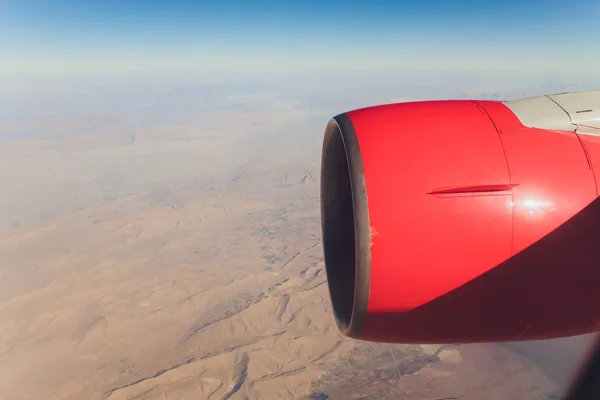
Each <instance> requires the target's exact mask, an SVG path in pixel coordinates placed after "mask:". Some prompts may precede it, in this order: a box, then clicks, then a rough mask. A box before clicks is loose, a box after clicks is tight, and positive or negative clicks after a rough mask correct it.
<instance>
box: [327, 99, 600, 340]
mask: <svg viewBox="0 0 600 400" xmlns="http://www.w3.org/2000/svg"><path fill="white" fill-rule="evenodd" d="M599 186H600V91H589V92H572V93H561V94H556V95H549V96H540V97H532V98H526V99H521V100H513V101H506V102H500V101H482V100H440V101H422V102H407V103H398V104H386V105H379V106H374V107H367V108H362V109H358V110H354V111H350V112H347V113H344V114H340V115H338V116H336V117H334V118H333V119H332V120H331V121H330V122H329V123H328V125H327V127H326V130H325V136H324V141H323V153H322V165H321V217H322V234H323V247H324V257H325V266H326V271H327V279H328V286H329V291H330V295H331V301H332V306H333V307H332V308H333V312H334V315H335V319H336V323H337V325H338V327H339V328H340V330H341V331H342V333H343V334H345V335H347V336H350V337H354V338H358V339H363V340H369V341H377V342H395V343H438V344H442V343H468V342H471V343H473V342H503V341H521V340H534V339H547V338H556V337H565V336H572V335H578V334H583V333H589V332H593V331H596V330H597V329H598V328H599V327H600V257H599V256H600V200H599V199H598V188H599Z"/></svg>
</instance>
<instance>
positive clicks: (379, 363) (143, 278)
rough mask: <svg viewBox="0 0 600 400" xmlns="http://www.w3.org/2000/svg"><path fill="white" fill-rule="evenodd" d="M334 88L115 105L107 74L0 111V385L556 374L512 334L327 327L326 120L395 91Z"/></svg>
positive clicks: (380, 390)
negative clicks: (369, 335) (93, 86)
mask: <svg viewBox="0 0 600 400" xmlns="http://www.w3.org/2000/svg"><path fill="white" fill-rule="evenodd" d="M109 89H110V88H109ZM109 89H106V90H105V91H106V92H107V93H108V92H110V90H109ZM19 90H20V92H19V93H23V91H25V92H26V89H19ZM115 90H116V89H115ZM288 90H289V89H288ZM331 90H332V94H331V95H328V96H323V95H322V94H320V92H318V91H316V90H314V91H313V92H311V93H305V94H302V93H300V94H298V92H294V96H292V95H287V94H284V93H287V92H285V91H283V90H282V89H281V88H277V87H265V88H261V87H259V88H257V87H252V86H251V87H242V88H240V87H239V86H235V85H233V86H232V85H229V86H228V85H220V84H204V83H203V84H196V85H194V86H191V87H183V88H176V89H172V88H169V89H163V88H154V89H153V90H152V91H151V92H144V93H143V94H144V95H143V96H142V95H139V97H136V98H135V99H133V100H131V103H130V104H129V105H128V106H127V107H129V108H127V107H125V108H123V107H122V105H120V104H116V105H112V106H111V103H110V101H111V100H110V99H114V98H118V97H114V96H113V97H110V96H108V95H106V93H104V92H103V93H104V95H105V96H107V97H106V98H107V99H108V100H106V101H105V103H102V104H98V103H93V104H92V103H90V104H92V105H89V106H88V109H87V111H85V112H84V111H81V116H78V117H66V116H63V115H61V113H59V112H58V111H56V112H54V113H53V114H52V115H44V114H43V113H42V112H41V111H40V112H39V115H35V116H32V117H31V118H30V119H27V118H25V117H19V118H20V119H19V120H18V121H16V122H15V120H7V121H4V122H3V124H2V125H0V129H2V133H3V136H2V140H0V187H2V194H3V195H2V196H1V197H2V199H1V203H0V206H1V207H2V210H3V211H2V217H1V218H0V398H2V399H6V400H21V399H22V400H30V399H31V400H33V399H50V400H59V399H60V400H63V399H98V400H100V399H104V400H118V399H232V400H235V399H238V400H241V399H252V400H259V399H312V400H316V399H319V400H321V399H355V400H358V399H361V400H366V399H415V400H442V399H445V400H451V399H460V400H469V399H489V400H497V399H519V400H520V399H522V400H542V399H551V398H554V397H553V396H555V395H556V394H557V393H560V389H561V385H562V384H563V383H562V382H559V379H557V378H556V377H555V376H551V374H549V373H548V371H547V370H544V369H543V368H540V365H539V363H538V364H536V360H535V359H532V358H531V357H530V355H528V354H526V352H520V353H519V351H518V350H519V349H518V348H510V347H507V346H499V345H494V344H489V345H468V346H467V345H461V346H438V345H422V346H417V345H388V344H374V343H367V342H360V341H356V340H351V339H347V338H344V337H342V336H341V334H340V333H339V332H338V330H337V328H336V326H335V322H334V319H333V315H332V312H331V305H330V300H329V293H328V288H327V282H326V274H325V267H324V263H323V251H322V250H323V249H322V243H321V232H320V214H319V212H320V211H319V168H320V151H321V147H320V146H321V139H322V133H323V129H324V126H325V124H326V122H327V119H328V118H329V117H330V116H332V115H335V113H336V112H341V111H344V110H345V109H346V108H348V107H351V106H352V105H353V104H354V105H357V106H358V105H363V103H364V102H367V104H368V102H371V101H372V102H376V101H379V100H380V99H383V98H388V99H389V100H392V101H393V100H394V99H391V97H392V96H390V95H389V94H385V93H384V94H380V93H379V92H377V93H378V94H377V95H370V97H368V96H367V97H365V98H363V99H361V100H360V101H358V100H357V98H356V97H352V96H347V95H346V94H347V92H344V91H339V90H338V91H333V89H331ZM390 91H391V90H390ZM407 91H408V90H406V91H405V92H407ZM86 93H87V92H86ZM89 93H97V90H96V92H93V91H92V92H89ZM110 93H112V92H110ZM131 93H133V92H131ZM135 93H138V92H135ZM207 93H208V94H207ZM424 93H425V94H423V96H425V95H427V93H428V92H424ZM136 95H137V94H136ZM458 95H460V93H458ZM78 96H79V97H78ZM81 96H82V95H81V94H80V93H79V92H77V93H76V95H73V96H72V98H73V99H79V98H81ZM86 96H89V95H86ZM123 96H125V95H123ZM169 96H170V97H169ZM386 96H387V97H386ZM396 97H397V96H396ZM413 97H414V96H413ZM457 97H460V96H457ZM23 98H24V99H25V98H26V96H25V95H23ZM48 98H49V99H52V96H49V97H48ZM83 98H87V97H85V96H83ZM132 98H133V97H132ZM315 99H317V100H315ZM339 99H345V100H344V101H341V100H339ZM40 101H41V100H40ZM73 101H75V100H73ZM90 101H91V100H90ZM95 101H96V100H95ZM352 101H354V103H353V102H352ZM40 104H46V103H40ZM48 104H50V103H48ZM346 106H347V107H346ZM38 107H40V108H39V109H40V110H42V109H43V108H42V106H41V105H38ZM34 111H35V110H34ZM50 129H52V130H53V132H54V133H53V134H52V135H50V134H47V135H46V134H43V133H44V132H48V131H49V130H50ZM26 132H41V133H40V134H38V135H33V134H32V135H28V134H25V133H26ZM563 375H564V373H563Z"/></svg>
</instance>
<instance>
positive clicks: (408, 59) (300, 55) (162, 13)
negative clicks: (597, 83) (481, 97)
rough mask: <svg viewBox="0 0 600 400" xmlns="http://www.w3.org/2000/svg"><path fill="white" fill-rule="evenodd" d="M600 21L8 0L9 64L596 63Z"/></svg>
mask: <svg viewBox="0 0 600 400" xmlns="http://www.w3.org/2000/svg"><path fill="white" fill-rule="evenodd" d="M598 20H600V2H598V1H593V0H564V1H554V0H521V1H515V0H504V1H493V0H485V1H475V0H458V1H453V0H435V1H427V0H423V1H415V0H412V1H402V0H391V1H375V0H373V1H368V0H367V1H352V0H348V1H326V0H323V1H316V0H306V1H297V0H290V1H265V0H252V1H242V0H238V1H233V0H230V1H227V0H215V1H126V0H125V1H116V0H104V1H87V0H81V1H75V0H71V1H67V0H46V1H42V0H38V1H31V0H4V1H2V0H0V54H2V61H0V74H1V73H5V74H6V73H17V72H23V73H27V72H32V73H62V72H64V73H74V72H103V71H165V70H233V71H237V70H248V69H256V70H273V71H276V70H282V69H293V70H300V71H302V70H316V71H320V70H371V69H372V70H380V69H382V70H386V69H394V70H398V69H400V70H402V69H406V70H434V71H435V70H466V71H469V70H507V69H508V70H517V71H520V70H527V71H531V70H550V71H562V72H565V71H566V72H579V71H580V72H594V71H597V70H598V69H599V68H600V54H599V53H598V52H597V51H595V49H596V47H597V43H596V42H597V38H599V37H600V24H599V23H598Z"/></svg>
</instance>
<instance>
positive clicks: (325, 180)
mask: <svg viewBox="0 0 600 400" xmlns="http://www.w3.org/2000/svg"><path fill="white" fill-rule="evenodd" d="M340 139H341V143H342V145H343V157H344V158H345V164H346V166H347V171H346V173H347V174H348V176H347V177H345V178H349V182H350V191H351V201H352V209H351V215H349V216H348V218H352V219H353V224H352V227H353V229H352V230H353V232H349V231H347V232H343V231H342V230H341V229H340V227H339V226H336V225H337V222H336V220H335V218H336V217H339V215H338V211H336V212H332V211H331V210H332V208H331V207H337V206H338V205H340V204H343V202H344V200H345V201H348V199H344V198H341V196H344V193H340V192H339V191H336V190H333V188H334V187H335V185H336V182H335V181H334V178H332V176H333V175H332V171H330V170H329V169H331V168H332V165H335V163H336V160H332V158H335V157H341V156H340V154H341V152H339V151H337V152H336V151H335V150H334V151H332V150H331V146H336V145H337V146H339V142H340ZM336 141H337V144H335V143H334V142H336ZM322 154H323V158H322V164H321V228H322V233H323V249H324V253H325V269H326V273H327V280H328V286H329V292H330V295H331V300H332V305H333V311H334V315H335V319H336V323H337V325H338V328H339V329H340V331H341V332H342V333H343V334H345V335H347V336H349V337H353V338H359V337H360V336H361V334H362V332H363V329H364V327H365V323H366V316H367V308H368V300H369V288H370V265H371V234H370V232H371V230H370V220H369V208H368V197H367V188H366V181H365V174H364V168H363V162H362V157H361V152H360V148H359V144H358V138H357V136H356V131H355V129H354V126H353V124H352V121H351V119H350V117H349V116H348V115H347V114H345V113H344V114H340V115H337V116H336V117H334V118H333V119H332V120H331V121H330V122H329V123H328V125H327V128H326V130H325V137H324V140H323V153H322ZM336 154H337V155H336ZM332 162H333V164H332ZM337 162H342V160H337ZM328 204H329V206H328ZM328 207H329V208H328ZM331 214H336V215H335V216H333V217H332V215H331ZM345 234H347V235H353V241H352V243H353V246H346V247H342V248H341V249H340V241H341V242H342V243H351V242H350V240H351V239H352V238H348V237H346V238H345V239H344V238H341V236H343V235H345ZM347 247H352V248H347ZM346 251H352V252H353V253H354V254H353V255H352V254H348V253H346ZM340 252H343V253H346V254H344V256H343V257H342V256H341V255H340V254H339V253H340ZM352 256H353V258H352ZM349 258H352V261H353V262H352V263H351V265H348V264H344V265H341V264H340V263H339V262H338V260H346V259H349ZM344 279H345V280H346V281H344ZM348 279H352V286H353V296H349V295H343V296H342V295H340V293H345V291H344V289H346V291H347V290H348V286H347V285H348V284H349V281H347V280H348ZM350 290H351V289H350Z"/></svg>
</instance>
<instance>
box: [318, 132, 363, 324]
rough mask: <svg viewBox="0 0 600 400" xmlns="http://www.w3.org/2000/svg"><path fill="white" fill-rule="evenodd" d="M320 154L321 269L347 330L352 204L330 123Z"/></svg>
mask: <svg viewBox="0 0 600 400" xmlns="http://www.w3.org/2000/svg"><path fill="white" fill-rule="evenodd" d="M322 154H323V155H322V160H321V224H322V231H323V249H324V254H325V266H326V272H327V280H328V286H329V292H330V295H331V302H332V305H333V311H334V314H335V317H336V320H337V322H338V324H339V325H340V327H342V329H347V328H348V327H349V325H350V321H351V319H352V311H353V308H354V286H355V269H356V259H355V257H356V256H355V236H354V233H355V232H354V205H353V200H352V184H351V182H352V180H351V176H350V167H349V162H348V157H347V154H346V146H345V144H344V139H343V137H342V133H341V132H340V128H339V127H338V125H337V124H336V123H335V122H334V121H331V122H330V123H329V124H328V125H327V129H326V131H325V138H324V140H323V153H322Z"/></svg>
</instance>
